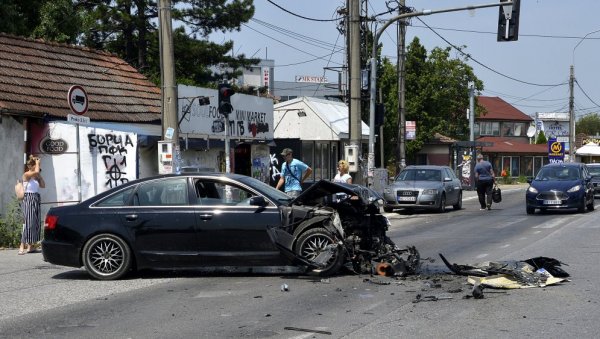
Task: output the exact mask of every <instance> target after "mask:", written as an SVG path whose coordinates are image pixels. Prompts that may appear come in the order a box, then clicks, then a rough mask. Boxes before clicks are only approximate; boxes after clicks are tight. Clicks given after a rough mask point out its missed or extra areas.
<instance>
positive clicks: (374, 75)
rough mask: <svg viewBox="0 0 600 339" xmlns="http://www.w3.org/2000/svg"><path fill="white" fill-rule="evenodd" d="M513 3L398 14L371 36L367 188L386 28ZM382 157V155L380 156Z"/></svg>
mask: <svg viewBox="0 0 600 339" xmlns="http://www.w3.org/2000/svg"><path fill="white" fill-rule="evenodd" d="M512 4H513V1H507V2H500V3H493V4H484V5H473V6H466V7H456V8H446V9H437V10H431V9H427V10H423V11H420V12H412V13H404V14H400V15H398V16H396V17H393V18H391V19H390V20H388V21H387V22H386V23H385V24H383V26H382V27H381V28H380V29H379V30H377V32H375V34H374V35H373V49H372V54H371V78H370V91H369V95H370V102H369V155H368V157H367V159H368V163H367V186H372V185H373V171H374V169H375V94H376V93H377V87H376V86H377V45H378V44H379V38H380V37H381V34H383V32H384V31H385V30H386V28H388V27H389V26H390V25H391V24H393V23H394V22H396V21H398V20H402V19H406V18H412V17H416V16H423V15H431V14H437V13H448V12H458V11H466V10H471V9H477V8H487V7H498V6H506V5H512ZM382 156H383V155H382Z"/></svg>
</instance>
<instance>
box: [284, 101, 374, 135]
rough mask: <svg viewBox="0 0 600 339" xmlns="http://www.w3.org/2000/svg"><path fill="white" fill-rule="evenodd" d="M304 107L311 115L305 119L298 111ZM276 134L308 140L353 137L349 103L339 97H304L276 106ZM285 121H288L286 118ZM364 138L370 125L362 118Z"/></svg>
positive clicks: (306, 114)
mask: <svg viewBox="0 0 600 339" xmlns="http://www.w3.org/2000/svg"><path fill="white" fill-rule="evenodd" d="M290 111H298V112H300V111H302V112H303V113H304V114H305V116H307V117H308V118H309V119H308V120H306V122H305V121H302V120H300V119H299V117H298V115H297V114H296V113H294V114H288V112H290ZM273 113H274V116H275V122H274V123H275V131H274V134H275V138H284V137H286V138H302V139H305V140H318V139H322V138H324V139H322V140H338V139H347V138H348V137H349V129H348V127H349V117H348V106H347V105H346V104H345V103H343V102H339V101H331V100H324V99H318V98H311V97H300V98H296V99H293V100H288V101H283V102H280V103H278V104H276V105H275V106H274V112H273ZM283 121H285V122H283ZM361 130H362V137H363V139H366V138H368V136H369V126H368V125H367V124H366V123H365V122H364V121H361Z"/></svg>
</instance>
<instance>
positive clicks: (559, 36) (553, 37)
mask: <svg viewBox="0 0 600 339" xmlns="http://www.w3.org/2000/svg"><path fill="white" fill-rule="evenodd" d="M411 27H416V28H428V29H436V30H439V31H452V32H462V33H475V34H489V35H497V34H498V33H497V32H486V31H475V30H469V29H457V28H443V27H431V28H430V27H429V26H419V25H411ZM519 37H533V38H548V39H572V40H581V39H583V37H578V36H566V35H544V34H523V33H521V32H519ZM585 39H586V40H600V37H597V38H593V37H592V38H590V37H588V38H585Z"/></svg>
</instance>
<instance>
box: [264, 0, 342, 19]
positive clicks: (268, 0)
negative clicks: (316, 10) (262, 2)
mask: <svg viewBox="0 0 600 339" xmlns="http://www.w3.org/2000/svg"><path fill="white" fill-rule="evenodd" d="M267 2H269V3H270V4H271V5H273V6H275V7H277V8H279V9H280V10H282V11H284V12H286V13H288V14H291V15H293V16H296V17H298V18H301V19H304V20H310V21H319V22H331V21H338V20H340V19H339V18H335V19H314V18H309V17H306V16H303V15H300V14H296V13H294V12H292V11H289V10H287V9H285V8H283V7H281V6H279V5H278V4H276V3H274V2H273V1H271V0H267Z"/></svg>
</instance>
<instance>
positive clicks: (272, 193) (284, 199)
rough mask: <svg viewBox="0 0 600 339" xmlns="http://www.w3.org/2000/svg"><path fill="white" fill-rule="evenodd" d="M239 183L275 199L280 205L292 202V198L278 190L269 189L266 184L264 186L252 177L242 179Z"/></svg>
mask: <svg viewBox="0 0 600 339" xmlns="http://www.w3.org/2000/svg"><path fill="white" fill-rule="evenodd" d="M240 181H241V182H243V183H245V184H247V185H249V186H251V187H254V188H256V189H257V190H260V191H261V192H262V193H264V194H265V195H268V196H269V197H271V198H273V199H276V200H277V201H279V203H282V204H286V203H289V202H291V201H292V198H291V197H290V196H289V195H287V194H285V193H283V192H282V191H280V190H277V189H275V188H274V187H271V186H269V185H267V184H265V183H264V182H262V181H260V180H257V179H255V178H252V177H244V178H241V179H240Z"/></svg>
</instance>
